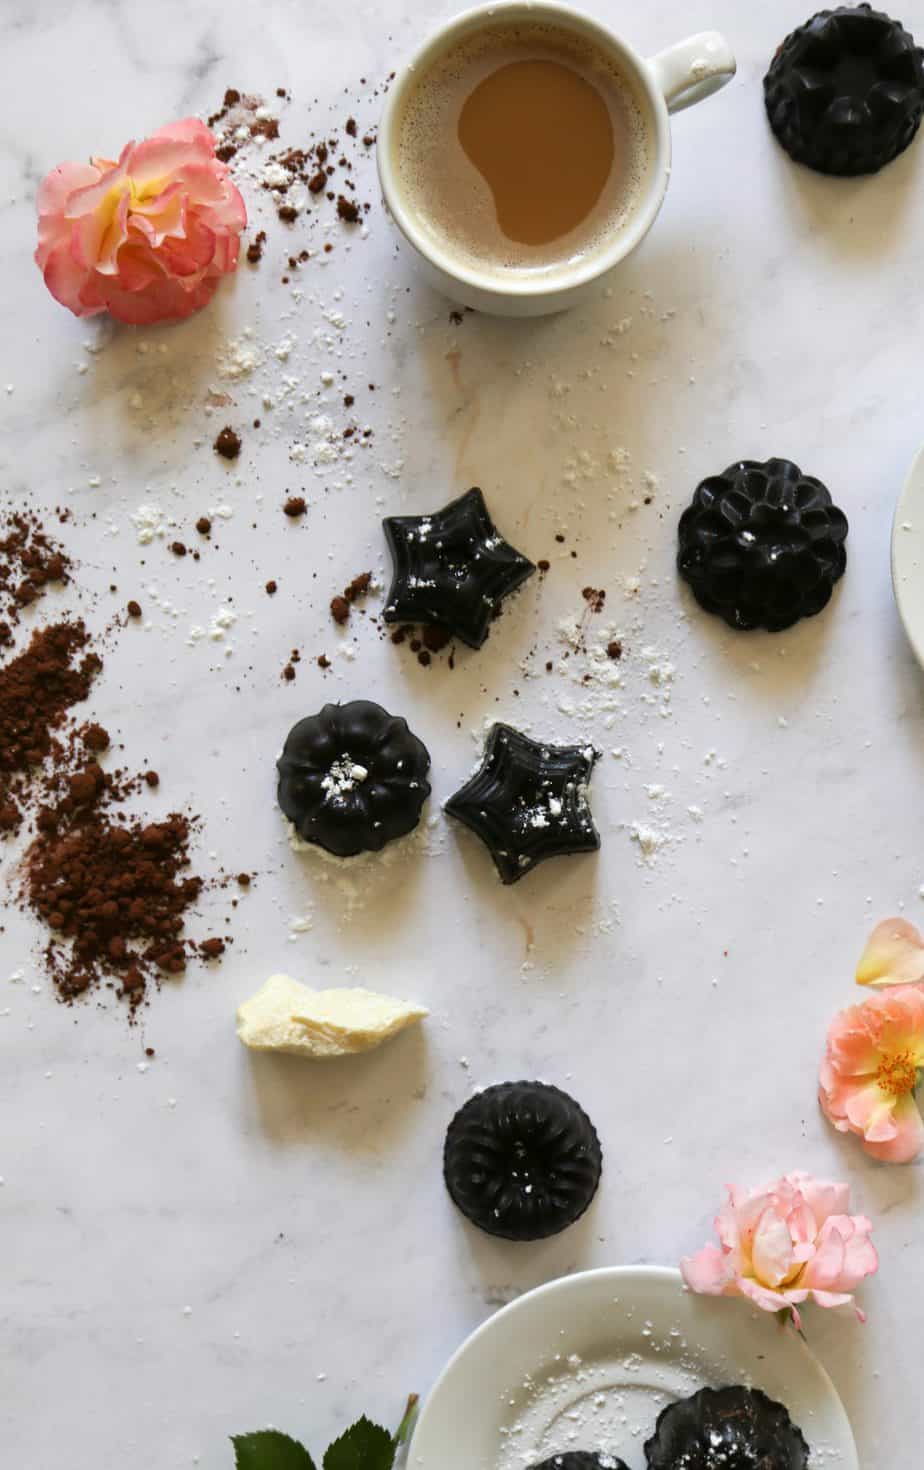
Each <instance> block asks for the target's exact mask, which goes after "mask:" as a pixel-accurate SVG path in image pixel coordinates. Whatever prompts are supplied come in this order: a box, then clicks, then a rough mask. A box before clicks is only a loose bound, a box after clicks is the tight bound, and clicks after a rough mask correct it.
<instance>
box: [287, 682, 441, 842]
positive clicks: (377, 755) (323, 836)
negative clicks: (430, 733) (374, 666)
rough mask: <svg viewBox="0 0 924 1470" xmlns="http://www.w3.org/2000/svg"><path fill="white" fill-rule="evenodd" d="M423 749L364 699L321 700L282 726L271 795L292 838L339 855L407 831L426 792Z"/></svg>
mask: <svg viewBox="0 0 924 1470" xmlns="http://www.w3.org/2000/svg"><path fill="white" fill-rule="evenodd" d="M429 767H430V757H429V755H428V753H427V749H426V746H425V745H424V744H423V743H422V741H420V740H418V738H417V736H416V735H413V734H412V733H411V731H410V730H409V729H408V727H407V722H406V721H405V720H403V719H401V718H400V717H399V716H397V715H390V714H389V713H388V711H387V710H384V709H382V707H381V705H378V704H373V703H372V702H371V701H370V700H367V699H356V700H353V701H352V702H351V703H349V704H326V705H325V706H324V708H323V709H322V710H321V711H320V712H319V713H318V714H316V715H309V716H308V718H307V719H304V720H299V722H298V724H297V725H294V726H293V727H292V729H291V730H290V731H289V735H288V738H287V739H286V743H285V748H284V749H283V752H282V755H281V756H280V757H279V760H278V762H277V769H278V772H279V786H278V800H279V805H280V807H281V808H282V810H283V812H284V813H285V815H286V816H287V817H288V818H289V819H290V821H291V822H292V823H293V824H294V826H295V830H296V831H297V833H298V835H299V837H301V838H303V839H304V841H306V842H312V843H315V844H316V845H317V846H319V847H323V848H325V849H326V851H327V852H331V853H335V854H336V855H337V856H338V857H355V856H356V854H357V853H360V852H378V851H379V850H380V849H381V848H383V847H384V846H385V844H386V842H391V841H393V840H394V838H396V837H403V836H405V834H406V833H408V832H411V831H413V829H414V828H415V827H416V826H417V823H418V822H419V820H420V811H421V807H422V806H423V804H424V802H425V801H426V799H427V797H428V796H429V794H430V786H429V783H428V782H427V780H426V775H427V771H428V770H429Z"/></svg>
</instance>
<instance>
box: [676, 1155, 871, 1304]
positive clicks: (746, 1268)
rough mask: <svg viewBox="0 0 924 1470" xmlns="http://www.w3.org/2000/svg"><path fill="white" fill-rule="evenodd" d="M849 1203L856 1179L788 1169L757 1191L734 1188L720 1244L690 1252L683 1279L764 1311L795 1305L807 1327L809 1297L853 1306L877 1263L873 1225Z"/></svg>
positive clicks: (718, 1223) (721, 1220)
mask: <svg viewBox="0 0 924 1470" xmlns="http://www.w3.org/2000/svg"><path fill="white" fill-rule="evenodd" d="M849 1203H850V1187H849V1185H847V1184H825V1183H822V1182H820V1181H819V1180H817V1179H813V1178H812V1177H811V1176H810V1175H808V1174H800V1173H797V1174H786V1175H784V1177H783V1178H782V1179H778V1180H777V1181H776V1183H775V1184H771V1185H770V1186H769V1188H767V1189H763V1190H757V1191H755V1192H754V1193H752V1194H743V1193H742V1192H741V1191H740V1190H738V1189H734V1188H732V1189H730V1190H729V1192H728V1204H727V1205H725V1206H724V1207H723V1208H722V1209H721V1210H720V1211H719V1213H718V1215H717V1216H716V1219H715V1228H716V1233H717V1235H718V1237H719V1242H720V1244H719V1245H717V1246H716V1245H706V1246H704V1247H703V1249H702V1250H701V1251H698V1252H697V1254H696V1255H695V1256H685V1257H684V1259H683V1260H682V1261H681V1262H680V1270H681V1272H682V1274H683V1279H684V1281H685V1282H686V1284H687V1286H688V1287H689V1288H690V1290H691V1291H697V1292H702V1293H704V1294H705V1295H707V1296H742V1297H746V1298H747V1299H748V1300H749V1301H751V1302H753V1303H754V1305H755V1306H758V1307H761V1308H762V1309H763V1310H764V1311H765V1312H779V1311H789V1312H791V1313H792V1318H793V1322H794V1324H795V1326H796V1327H797V1328H801V1319H800V1316H799V1310H798V1308H799V1305H800V1303H802V1302H804V1301H805V1300H806V1298H808V1297H811V1298H812V1300H813V1301H815V1302H816V1303H817V1304H818V1305H819V1306H820V1307H840V1306H846V1305H847V1304H848V1303H852V1302H853V1292H854V1288H855V1287H856V1286H857V1284H858V1283H859V1282H860V1281H862V1279H863V1277H864V1276H872V1275H873V1273H874V1272H875V1271H876V1270H877V1269H878V1266H879V1258H878V1256H877V1255H876V1248H875V1246H874V1245H873V1243H872V1241H871V1240H870V1231H871V1230H872V1225H871V1224H870V1222H869V1220H867V1219H866V1217H865V1216H864V1215H848V1213H847V1209H848V1206H849ZM855 1311H856V1313H857V1316H858V1317H859V1318H860V1321H861V1322H862V1321H863V1320H864V1318H863V1313H862V1312H861V1311H860V1309H859V1308H858V1307H855Z"/></svg>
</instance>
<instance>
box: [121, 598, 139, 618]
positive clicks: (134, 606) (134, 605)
mask: <svg viewBox="0 0 924 1470" xmlns="http://www.w3.org/2000/svg"><path fill="white" fill-rule="evenodd" d="M125 611H126V612H127V613H128V616H129V617H130V618H140V617H141V603H140V602H136V601H135V599H134V598H132V600H131V602H129V603H127V604H126V608H125Z"/></svg>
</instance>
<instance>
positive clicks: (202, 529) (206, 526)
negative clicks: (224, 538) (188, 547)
mask: <svg viewBox="0 0 924 1470" xmlns="http://www.w3.org/2000/svg"><path fill="white" fill-rule="evenodd" d="M211 529H212V522H211V521H210V520H209V518H208V516H200V517H199V519H198V520H197V521H196V530H197V531H198V532H199V535H200V536H208V534H209V533H210V531H211Z"/></svg>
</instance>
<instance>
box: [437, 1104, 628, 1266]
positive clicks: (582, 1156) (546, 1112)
mask: <svg viewBox="0 0 924 1470" xmlns="http://www.w3.org/2000/svg"><path fill="white" fill-rule="evenodd" d="M443 1167H444V1176H445V1180H446V1187H447V1189H448V1190H449V1193H450V1195H451V1196H452V1199H453V1201H454V1202H455V1204H456V1205H457V1206H458V1208H459V1209H460V1210H461V1211H462V1213H463V1214H464V1215H466V1216H467V1217H468V1219H469V1220H471V1222H472V1224H473V1225H477V1226H479V1227H480V1229H482V1230H485V1231H487V1232H488V1234H489V1235H499V1236H502V1237H503V1238H504V1239H506V1240H543V1239H544V1238H545V1237H546V1236H549V1235H557V1234H558V1232H559V1231H560V1230H564V1229H565V1228H566V1226H568V1225H573V1224H574V1222H575V1220H577V1219H579V1218H580V1216H581V1215H583V1213H584V1211H585V1210H586V1209H587V1206H588V1205H589V1204H590V1202H591V1200H592V1199H593V1197H594V1195H595V1193H596V1191H597V1185H598V1184H599V1182H600V1170H601V1167H602V1154H601V1150H600V1141H599V1139H598V1138H597V1133H596V1130H595V1128H594V1126H593V1124H592V1123H591V1121H590V1119H589V1118H588V1116H587V1114H586V1113H585V1112H584V1109H583V1108H582V1107H581V1106H580V1105H579V1104H578V1103H576V1102H575V1100H574V1098H573V1097H569V1096H568V1094H567V1093H566V1092H562V1091H561V1090H560V1089H559V1088H557V1087H553V1086H551V1085H550V1084H549V1083H545V1082H502V1083H499V1084H498V1085H497V1086H494V1087H488V1088H486V1089H485V1090H484V1091H483V1092H478V1093H476V1094H475V1096H474V1097H472V1098H470V1099H469V1101H468V1102H467V1103H466V1104H465V1105H464V1107H462V1108H460V1109H459V1111H458V1112H457V1113H456V1115H455V1117H454V1118H453V1120H452V1122H451V1123H450V1125H449V1130H448V1132H447V1134H446V1146H445V1152H444V1158H443Z"/></svg>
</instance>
